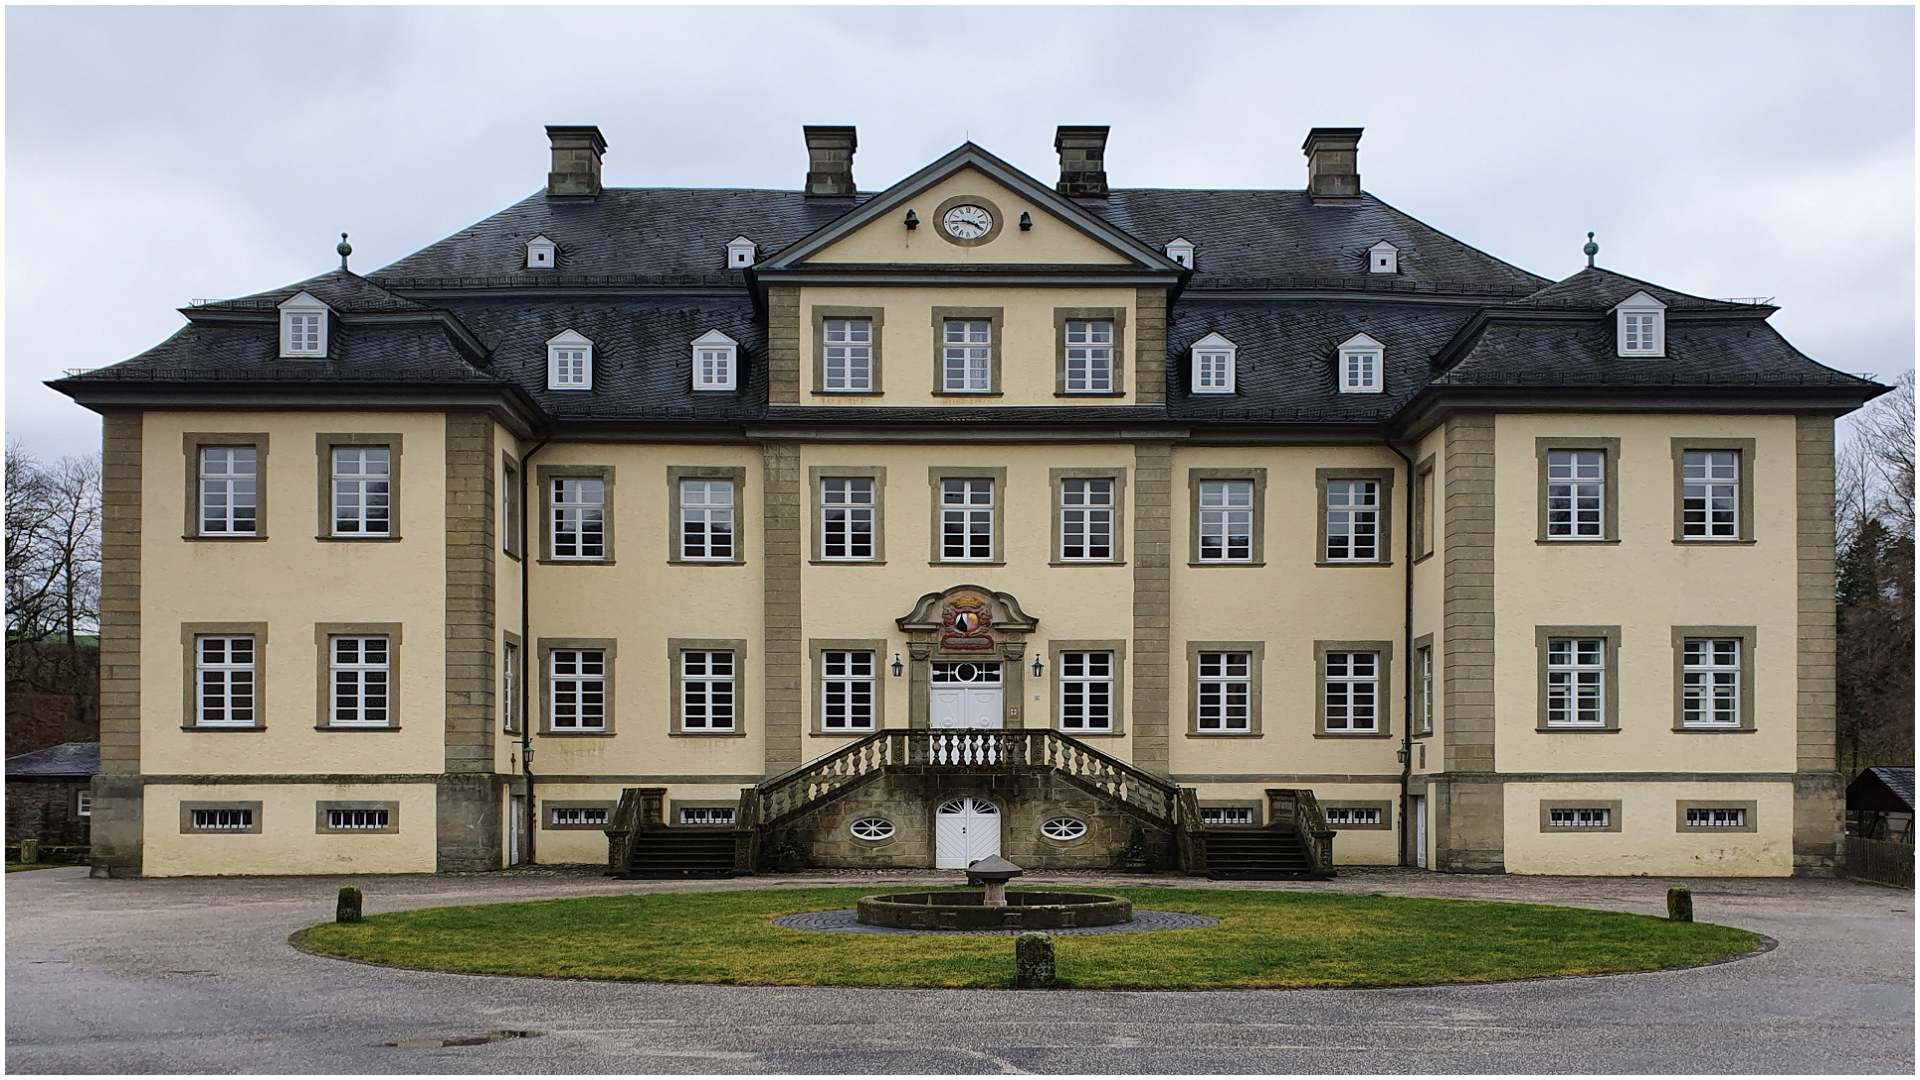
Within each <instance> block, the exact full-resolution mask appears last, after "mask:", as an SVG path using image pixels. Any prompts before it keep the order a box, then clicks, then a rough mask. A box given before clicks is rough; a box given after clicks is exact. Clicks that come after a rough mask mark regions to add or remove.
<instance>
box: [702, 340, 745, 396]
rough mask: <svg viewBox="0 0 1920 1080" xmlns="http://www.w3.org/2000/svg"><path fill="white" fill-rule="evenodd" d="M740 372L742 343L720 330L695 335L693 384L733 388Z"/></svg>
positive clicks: (703, 386)
mask: <svg viewBox="0 0 1920 1080" xmlns="http://www.w3.org/2000/svg"><path fill="white" fill-rule="evenodd" d="M739 374H740V343H739V342H737V341H735V340H733V339H732V338H730V337H728V336H727V335H725V334H723V333H721V332H720V331H718V330H709V331H707V332H706V333H704V334H701V335H700V336H699V337H697V338H694V339H693V388H694V389H695V390H709V391H724V390H732V389H735V387H736V386H737V384H738V381H739Z"/></svg>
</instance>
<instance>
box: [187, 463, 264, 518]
mask: <svg viewBox="0 0 1920 1080" xmlns="http://www.w3.org/2000/svg"><path fill="white" fill-rule="evenodd" d="M259 467H260V454H259V451H258V450H257V449H256V448H254V447H251V446H206V447H202V448H201V449H200V535H202V536H252V535H254V533H255V532H256V531H257V530H258V528H259V509H258V507H259V498H260V496H259V487H258V485H259V479H260V478H259V476H258V475H257V472H258V469H259Z"/></svg>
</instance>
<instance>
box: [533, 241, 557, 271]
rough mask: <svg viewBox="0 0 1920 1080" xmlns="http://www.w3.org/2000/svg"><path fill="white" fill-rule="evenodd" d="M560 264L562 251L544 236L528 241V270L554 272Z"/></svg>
mask: <svg viewBox="0 0 1920 1080" xmlns="http://www.w3.org/2000/svg"><path fill="white" fill-rule="evenodd" d="M559 264H560V249H559V247H558V246H557V245H555V244H554V242H553V241H551V240H549V239H547V238H546V237H544V236H536V237H534V238H533V239H531V240H529V241H527V269H529V270H552V269H555V268H556V267H558V266H559Z"/></svg>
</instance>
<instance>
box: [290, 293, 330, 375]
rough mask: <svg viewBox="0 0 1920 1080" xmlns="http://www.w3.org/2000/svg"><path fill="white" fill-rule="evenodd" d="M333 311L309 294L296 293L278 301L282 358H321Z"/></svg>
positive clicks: (324, 355)
mask: <svg viewBox="0 0 1920 1080" xmlns="http://www.w3.org/2000/svg"><path fill="white" fill-rule="evenodd" d="M332 314H333V310H332V309H331V308H329V307H327V305H325V304H323V303H321V302H320V301H319V300H317V299H315V298H314V296H313V295H312V294H311V293H305V292H301V293H295V294H294V295H293V296H291V297H288V298H287V299H286V300H285V301H284V302H282V303H281V304H280V357H281V359H284V360H323V359H325V358H326V355H327V343H328V342H327V339H328V335H329V332H330V331H331V329H332V325H331V324H332V322H333V320H332V318H330V316H331V315H332Z"/></svg>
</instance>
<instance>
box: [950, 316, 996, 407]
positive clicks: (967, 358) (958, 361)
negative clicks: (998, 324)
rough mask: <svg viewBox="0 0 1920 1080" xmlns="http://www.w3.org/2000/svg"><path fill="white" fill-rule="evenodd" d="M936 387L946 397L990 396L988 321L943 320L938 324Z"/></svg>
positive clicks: (991, 329)
mask: <svg viewBox="0 0 1920 1080" xmlns="http://www.w3.org/2000/svg"><path fill="white" fill-rule="evenodd" d="M955 376H958V378H956V377H955ZM976 383H977V384H978V385H976ZM940 387H941V389H942V391H943V392H945V393H949V394H987V393H992V392H993V322H992V321H991V320H989V319H947V320H945V321H944V322H942V323H941V326H940Z"/></svg>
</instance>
